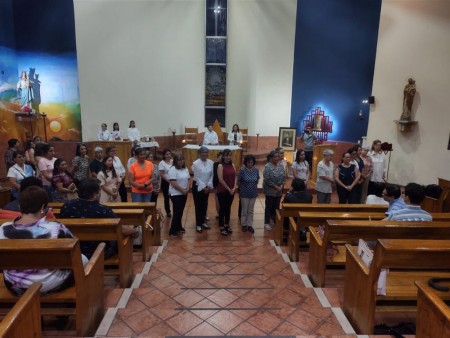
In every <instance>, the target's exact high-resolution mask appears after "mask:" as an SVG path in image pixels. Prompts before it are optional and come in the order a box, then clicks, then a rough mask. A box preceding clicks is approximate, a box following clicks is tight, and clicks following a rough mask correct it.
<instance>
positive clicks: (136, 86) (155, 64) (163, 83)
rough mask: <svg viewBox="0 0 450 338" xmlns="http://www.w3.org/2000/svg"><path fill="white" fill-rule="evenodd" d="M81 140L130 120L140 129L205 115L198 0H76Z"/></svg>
mask: <svg viewBox="0 0 450 338" xmlns="http://www.w3.org/2000/svg"><path fill="white" fill-rule="evenodd" d="M74 5H75V24H76V39H77V53H78V71H79V81H80V84H79V87H80V101H81V117H82V128H83V140H90V139H93V138H95V137H96V134H97V130H98V129H99V126H100V124H101V123H102V122H106V123H107V124H108V127H109V128H111V127H112V122H114V121H118V122H119V124H120V126H121V130H124V131H125V130H126V128H127V127H128V122H129V121H130V120H131V119H134V120H135V121H136V124H137V127H138V128H139V129H140V131H141V134H149V135H172V134H171V132H170V131H171V130H172V128H174V129H175V130H176V131H177V134H180V133H181V131H182V130H183V132H184V126H185V125H188V126H199V127H200V126H202V125H203V121H204V117H203V116H204V113H203V111H204V72H205V70H204V69H205V66H204V58H205V57H204V55H205V28H204V27H205V12H204V11H205V4H204V1H170V0H159V1H158V0H74Z"/></svg>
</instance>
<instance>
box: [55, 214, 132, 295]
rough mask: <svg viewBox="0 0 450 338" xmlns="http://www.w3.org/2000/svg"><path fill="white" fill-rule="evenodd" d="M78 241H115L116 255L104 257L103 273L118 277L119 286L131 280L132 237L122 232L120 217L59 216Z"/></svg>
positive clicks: (126, 284)
mask: <svg viewBox="0 0 450 338" xmlns="http://www.w3.org/2000/svg"><path fill="white" fill-rule="evenodd" d="M58 222H61V223H62V224H64V225H65V226H66V227H67V228H68V229H69V230H70V231H71V232H72V234H73V235H74V236H76V237H77V238H78V239H79V240H80V241H117V249H118V250H117V251H118V252H117V255H114V256H112V257H109V258H108V259H105V267H112V266H114V267H116V266H117V268H116V269H105V275H116V276H118V277H119V283H120V287H121V288H128V287H130V285H131V283H132V282H133V239H132V238H131V237H129V236H124V235H123V234H122V221H121V219H120V218H59V219H58Z"/></svg>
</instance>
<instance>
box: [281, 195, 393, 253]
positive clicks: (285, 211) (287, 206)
mask: <svg viewBox="0 0 450 338" xmlns="http://www.w3.org/2000/svg"><path fill="white" fill-rule="evenodd" d="M387 209H388V208H387V206H385V205H377V204H307V203H306V204H303V203H282V207H281V209H280V210H277V211H276V222H275V229H274V240H275V243H276V244H277V245H284V244H283V223H284V219H285V218H287V217H297V216H298V213H299V212H300V211H305V212H306V211H310V212H313V211H315V212H344V211H348V212H350V211H351V212H386V211H387Z"/></svg>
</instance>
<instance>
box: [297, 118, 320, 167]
mask: <svg viewBox="0 0 450 338" xmlns="http://www.w3.org/2000/svg"><path fill="white" fill-rule="evenodd" d="M300 139H301V140H303V149H304V150H305V156H306V161H307V162H308V164H309V167H310V168H312V158H313V153H314V142H315V141H316V140H317V136H316V134H314V133H313V131H312V127H311V126H307V127H306V128H305V131H304V132H303V134H302V136H300Z"/></svg>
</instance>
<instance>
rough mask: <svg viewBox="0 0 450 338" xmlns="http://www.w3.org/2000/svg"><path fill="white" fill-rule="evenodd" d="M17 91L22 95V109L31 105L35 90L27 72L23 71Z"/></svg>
mask: <svg viewBox="0 0 450 338" xmlns="http://www.w3.org/2000/svg"><path fill="white" fill-rule="evenodd" d="M17 92H18V94H19V96H20V109H24V108H25V107H30V106H31V102H32V101H33V92H32V90H31V82H30V80H29V79H28V76H27V72H26V71H24V70H23V71H22V73H21V74H20V78H19V81H18V82H17Z"/></svg>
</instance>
